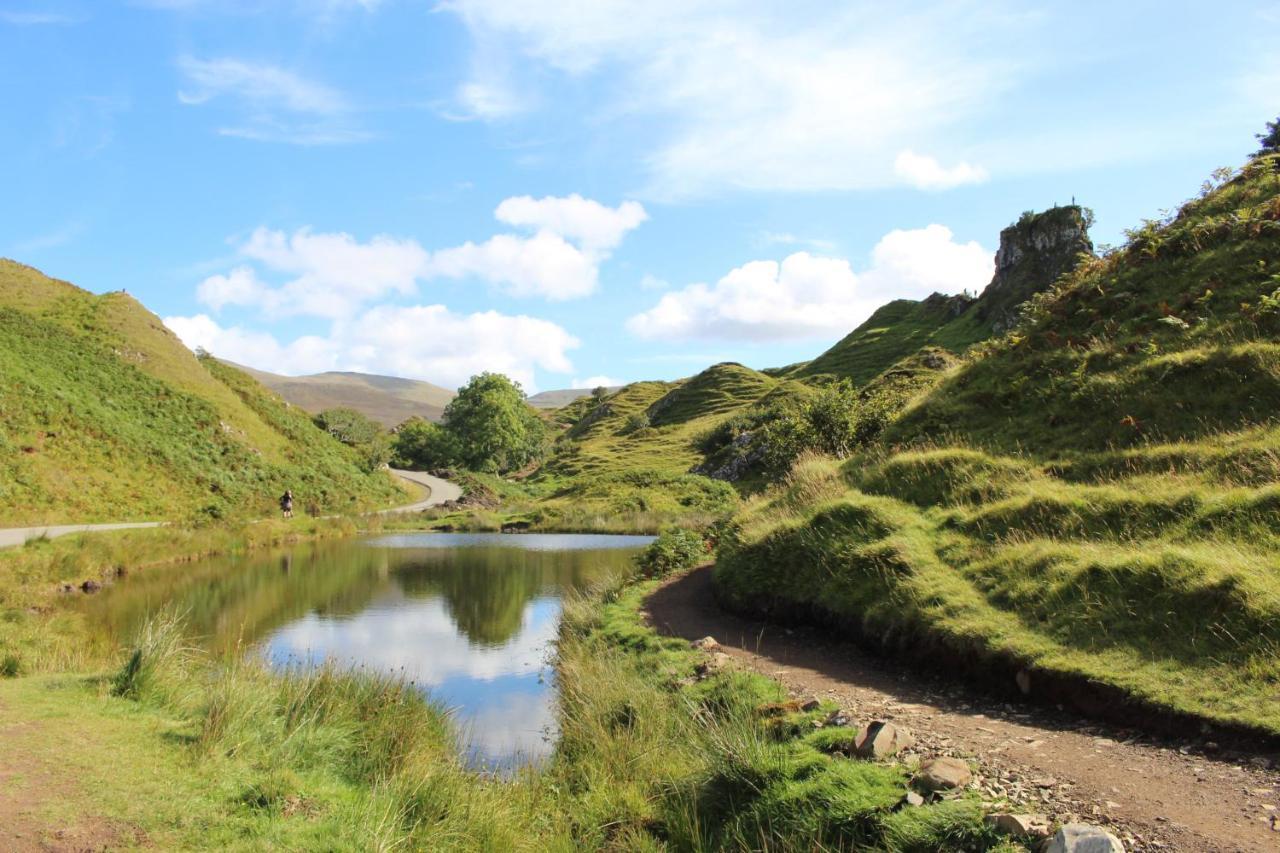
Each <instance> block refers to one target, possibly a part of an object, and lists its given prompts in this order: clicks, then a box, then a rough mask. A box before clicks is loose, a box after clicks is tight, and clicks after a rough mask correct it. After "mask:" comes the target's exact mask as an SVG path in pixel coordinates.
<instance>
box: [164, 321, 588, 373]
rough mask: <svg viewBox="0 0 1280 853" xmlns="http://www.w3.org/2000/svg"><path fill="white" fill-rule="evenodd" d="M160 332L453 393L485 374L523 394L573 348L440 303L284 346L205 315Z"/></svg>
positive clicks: (267, 362) (549, 330)
mask: <svg viewBox="0 0 1280 853" xmlns="http://www.w3.org/2000/svg"><path fill="white" fill-rule="evenodd" d="M164 323H165V325H166V326H168V327H169V328H170V329H172V330H173V331H174V333H175V334H176V335H177V336H178V337H179V338H180V339H181V340H182V342H183V343H184V344H186V345H187V346H188V347H190V348H192V349H195V348H196V347H203V348H204V349H206V350H208V351H209V352H211V353H213V354H214V355H216V356H218V357H220V358H226V359H229V360H231V361H235V362H239V363H241V364H247V365H249V366H250V367H257V368H261V369H264V370H270V371H273V372H276V373H283V374H286V375H298V374H304V373H318V372H323V371H326V370H354V371H360V372H364V373H387V374H391V375H393V376H404V377H409V378H416V379H423V380H426V381H429V382H435V383H438V384H441V385H448V386H451V387H456V386H458V385H461V384H463V383H464V382H466V381H467V379H469V378H470V377H471V376H473V375H474V374H476V373H480V372H482V371H485V370H491V371H496V372H499V373H505V374H506V375H507V376H510V377H511V378H513V379H515V380H517V381H519V382H520V383H521V384H522V385H523V386H524V387H525V390H530V391H531V390H533V388H534V369H535V368H541V369H543V370H547V371H549V372H552V373H570V372H572V370H573V363H572V362H571V361H570V359H569V355H568V352H569V350H572V349H574V348H576V347H577V346H578V345H579V342H578V340H577V339H576V338H574V337H573V336H572V335H570V334H569V333H568V332H567V331H565V330H564V329H563V328H561V327H560V326H558V325H556V324H555V323H552V322H549V321H547V320H540V319H537V318H535V317H527V316H523V315H520V316H511V315H506V314H499V313H498V312H496V311H482V312H477V313H474V314H457V313H454V312H452V311H450V310H449V309H448V308H446V307H445V306H443V305H413V306H392V305H384V306H378V307H375V308H372V309H370V310H368V311H366V312H364V313H363V314H361V315H359V316H358V317H356V318H354V319H353V320H350V321H342V322H335V323H334V324H333V325H332V327H331V329H330V332H329V334H328V335H327V336H318V335H307V336H302V337H298V338H295V339H294V340H292V341H290V342H287V343H282V342H280V341H279V340H278V339H277V338H276V337H275V336H274V335H271V334H269V333H266V332H260V331H254V330H251V329H246V328H245V327H243V326H229V327H224V326H222V325H220V324H219V323H218V322H217V321H216V320H214V319H213V318H211V317H209V316H208V315H205V314H198V315H196V316H193V317H166V318H165V320H164Z"/></svg>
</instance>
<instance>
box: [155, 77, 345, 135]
mask: <svg viewBox="0 0 1280 853" xmlns="http://www.w3.org/2000/svg"><path fill="white" fill-rule="evenodd" d="M178 70H179V71H180V72H181V73H182V75H183V77H184V79H185V81H186V84H185V85H184V86H183V87H182V88H181V89H179V90H178V100H179V101H180V102H182V103H184V104H187V105H188V106H199V105H203V104H208V103H209V102H211V101H214V100H217V99H221V100H225V101H228V102H229V103H231V104H232V109H233V111H234V115H235V116H236V122H235V123H234V124H230V125H225V126H222V127H220V128H219V129H218V133H219V134H221V135H223V136H234V137H240V138H243V139H253V140H258V141H264V142H289V143H295V144H299V145H328V144H337V143H345V142H358V141H361V140H364V139H368V138H369V136H370V135H369V134H368V133H367V132H365V131H364V130H362V129H360V128H359V127H358V126H356V125H355V123H354V121H353V120H352V118H351V113H352V112H353V108H352V106H351V104H350V103H349V102H348V101H347V98H346V97H345V96H344V95H343V94H342V93H341V92H339V91H338V90H336V89H334V88H332V87H330V86H326V85H324V84H323V83H319V82H316V81H314V80H309V79H307V78H305V77H303V76H301V75H299V74H298V73H296V72H294V71H290V70H288V69H285V68H280V67H279V66H275V65H270V64H267V63H261V62H251V61H248V60H243V59H237V58H234V57H220V58H216V59H198V58H196V57H193V56H183V57H181V58H180V59H179V60H178Z"/></svg>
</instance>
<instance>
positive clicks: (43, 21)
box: [0, 10, 89, 27]
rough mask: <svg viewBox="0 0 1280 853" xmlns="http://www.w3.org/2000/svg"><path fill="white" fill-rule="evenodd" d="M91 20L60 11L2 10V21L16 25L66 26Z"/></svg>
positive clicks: (0, 11)
mask: <svg viewBox="0 0 1280 853" xmlns="http://www.w3.org/2000/svg"><path fill="white" fill-rule="evenodd" d="M87 20H89V19H88V18H85V17H80V16H78V15H64V14H61V13H59V12H15V11H12V10H0V23H5V24H9V25H11V26H15V27H65V26H70V25H72V24H83V23H84V22H85V21H87Z"/></svg>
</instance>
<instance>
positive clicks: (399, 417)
mask: <svg viewBox="0 0 1280 853" xmlns="http://www.w3.org/2000/svg"><path fill="white" fill-rule="evenodd" d="M236 367H239V368H240V369H241V370H243V371H244V372H245V373H248V374H249V375H250V376H252V377H253V378H254V379H257V380H258V381H259V382H261V383H262V384H263V385H265V386H267V387H268V388H270V389H271V390H272V391H275V392H276V393H277V394H279V395H280V396H281V397H283V398H284V399H285V400H287V401H289V402H290V403H292V404H293V405H295V406H297V407H299V408H301V409H303V410H305V411H308V412H311V413H312V414H315V413H316V412H321V411H324V410H325V409H332V408H335V407H338V406H342V407H345V408H348V409H355V410H356V411H357V412H360V413H362V414H364V415H366V416H368V417H370V418H372V419H373V420H375V421H377V422H378V423H380V424H382V425H383V426H385V427H394V426H396V425H398V424H401V423H403V422H404V421H406V420H408V419H409V418H411V417H413V416H414V415H417V416H419V417H424V418H426V419H427V420H430V421H439V420H440V418H441V417H442V416H443V415H444V407H445V406H447V405H449V401H450V400H452V399H453V397H454V392H453V391H450V390H449V389H448V388H441V387H440V386H439V385H432V384H431V383H430V382H420V381H418V380H416V379H401V378H400V377H397V376H378V375H376V374H372V373H347V372H338V371H334V372H330V373H316V374H313V375H311V376H281V375H279V374H276V373H268V372H267V371H265V370H257V369H255V368H251V367H244V366H243V365H236Z"/></svg>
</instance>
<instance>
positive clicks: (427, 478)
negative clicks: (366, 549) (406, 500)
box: [378, 468, 462, 515]
mask: <svg viewBox="0 0 1280 853" xmlns="http://www.w3.org/2000/svg"><path fill="white" fill-rule="evenodd" d="M391 473H392V474H395V475H396V476H397V477H399V478H400V479H402V480H408V481H409V482H410V483H415V484H417V485H419V486H423V487H425V488H426V489H427V492H428V496H427V497H426V499H425V500H420V501H418V502H417V503H411V504H409V505H408V506H398V507H394V508H392V509H384V510H382V511H381V512H380V513H378V514H379V515H387V514H388V513H393V512H421V511H422V510H424V509H429V508H430V507H433V506H439V505H440V504H442V503H447V502H449V501H456V500H457V499H458V498H460V497H462V489H460V488H458V486H457V485H455V484H453V483H450V482H449V481H448V480H441V479H440V478H439V477H432V476H431V475H430V474H425V473H423V472H422V471H401V470H398V469H396V468H392V469H391Z"/></svg>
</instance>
